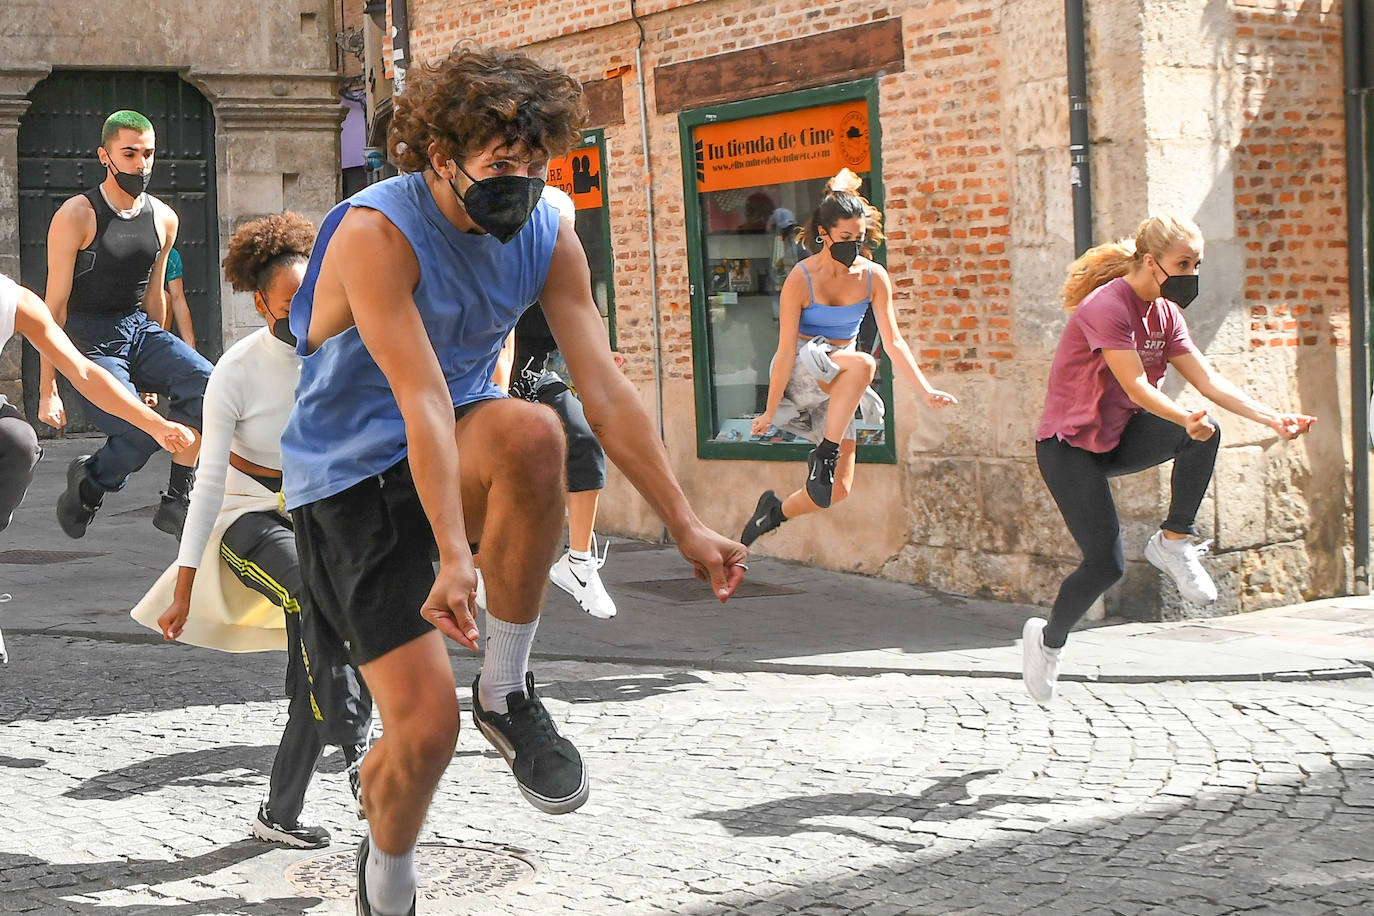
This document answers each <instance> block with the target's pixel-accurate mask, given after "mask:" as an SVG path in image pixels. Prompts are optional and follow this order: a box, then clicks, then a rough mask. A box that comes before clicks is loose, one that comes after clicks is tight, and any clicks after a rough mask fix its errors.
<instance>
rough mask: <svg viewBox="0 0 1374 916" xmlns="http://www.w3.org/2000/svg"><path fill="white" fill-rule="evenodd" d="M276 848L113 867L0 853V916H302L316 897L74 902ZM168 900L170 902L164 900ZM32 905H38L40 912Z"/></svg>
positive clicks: (244, 845) (243, 845)
mask: <svg viewBox="0 0 1374 916" xmlns="http://www.w3.org/2000/svg"><path fill="white" fill-rule="evenodd" d="M274 848H275V847H272V846H268V845H267V844H265V843H261V842H258V841H256V840H244V841H241V842H238V843H233V844H231V845H229V846H224V847H222V848H220V849H216V850H214V851H212V852H208V853H206V854H204V855H199V856H191V857H189V858H185V859H175V860H173V861H170V862H167V861H162V860H158V859H120V860H115V861H109V862H78V863H72V864H58V863H54V862H47V861H44V860H43V859H37V858H34V857H33V856H26V855H19V854H16V853H5V852H0V912H16V911H23V912H41V913H74V912H87V913H89V912H93V911H94V912H105V911H109V912H119V911H121V910H128V911H131V912H136V913H149V912H155V913H158V914H159V916H173V914H176V916H192V914H203V913H214V912H232V913H243V914H249V916H269V914H271V916H275V914H292V913H304V912H305V911H307V910H308V909H310V908H311V907H313V906H315V905H317V904H318V903H319V902H320V900H319V899H318V898H314V897H283V898H277V899H273V900H264V901H261V902H258V903H249V902H245V901H243V900H241V899H238V898H234V897H223V898H218V899H212V900H197V901H195V902H194V903H186V904H170V905H167V906H161V905H157V906H153V905H150V904H149V903H148V902H147V901H143V902H139V903H127V904H120V903H114V902H111V903H105V904H92V903H90V902H89V901H80V902H78V901H70V900H68V899H67V898H70V897H74V896H78V895H98V894H101V893H106V892H109V891H112V890H119V889H122V888H131V887H145V886H146V887H156V886H158V885H161V884H169V883H172V882H176V881H185V880H189V879H194V878H200V877H203V876H206V875H211V874H214V873H215V872H217V871H220V870H222V869H225V868H230V867H232V866H235V865H239V864H241V863H243V862H247V861H248V860H249V859H253V858H256V857H257V856H260V855H263V854H264V853H267V852H272V851H274ZM164 899H166V898H164ZM33 904H36V905H37V908H35V906H34V905H33Z"/></svg>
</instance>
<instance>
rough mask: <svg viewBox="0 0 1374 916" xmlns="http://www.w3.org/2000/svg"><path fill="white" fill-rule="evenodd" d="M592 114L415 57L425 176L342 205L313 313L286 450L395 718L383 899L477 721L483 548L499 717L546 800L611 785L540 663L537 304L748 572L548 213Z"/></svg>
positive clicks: (373, 782) (549, 556)
mask: <svg viewBox="0 0 1374 916" xmlns="http://www.w3.org/2000/svg"><path fill="white" fill-rule="evenodd" d="M585 112H586V109H585V105H584V103H583V101H582V94H581V87H580V86H579V84H578V83H577V81H576V80H574V79H572V78H571V77H569V76H568V75H567V74H565V73H563V72H561V71H558V70H551V69H546V68H544V67H541V66H539V65H538V64H536V63H535V62H533V61H532V60H530V59H529V58H528V57H525V56H524V55H522V54H518V53H512V52H505V51H476V50H461V51H456V52H454V54H453V55H451V56H450V57H449V58H447V59H446V60H444V61H442V62H440V63H439V64H437V65H436V66H433V67H424V68H415V69H413V70H411V71H410V73H409V74H408V79H407V83H406V89H405V92H404V94H403V95H402V96H400V97H398V98H397V100H396V109H395V114H394V116H393V121H392V125H391V136H390V138H389V146H390V150H391V153H392V157H393V159H394V161H395V162H396V164H397V165H398V166H399V167H400V168H401V169H402V170H403V171H404V172H406V174H403V175H401V176H399V177H396V178H392V179H389V180H387V181H383V182H380V183H378V184H375V185H372V186H370V187H368V188H366V189H365V190H363V191H361V192H359V193H358V194H357V195H355V196H354V197H353V198H351V199H350V200H348V201H345V202H344V203H343V204H340V205H339V206H338V207H336V208H335V209H334V210H333V211H331V213H330V214H329V215H328V216H327V217H326V218H325V220H324V223H323V224H322V226H321V229H320V233H319V238H318V240H317V241H316V244H315V250H314V253H313V254H312V256H311V259H310V265H309V267H308V268H307V270H306V276H305V282H304V283H303V284H302V286H301V288H300V291H299V292H298V293H297V294H296V298H295V299H294V300H293V302H292V307H291V318H290V323H291V330H292V332H293V333H294V334H295V335H296V337H297V338H298V343H297V350H298V352H299V353H300V354H301V356H302V358H303V367H302V372H301V380H300V385H299V387H298V388H297V401H296V406H295V409H294V410H293V412H292V415H291V419H290V421H289V422H288V424H287V428H286V431H285V433H284V434H283V436H282V461H283V470H284V478H285V479H284V489H285V493H286V499H287V505H288V507H289V508H290V509H291V510H292V517H293V519H294V521H295V528H296V539H297V543H298V544H299V547H300V550H299V553H300V563H301V573H302V577H303V579H304V596H303V602H302V613H305V614H318V615H319V616H320V617H322V618H324V619H325V621H326V622H327V624H328V625H329V626H332V627H333V628H334V629H335V630H336V631H337V632H338V634H339V635H340V636H341V637H342V638H343V639H344V640H346V641H347V643H348V645H349V649H350V652H351V653H352V657H353V660H354V661H355V662H356V663H357V664H358V665H359V666H360V667H361V669H362V672H363V676H364V678H365V679H366V681H367V685H368V687H369V688H370V689H371V691H372V695H373V697H374V699H375V701H376V704H377V708H378V711H379V712H380V714H381V717H382V720H383V721H384V722H385V723H386V728H385V732H384V734H383V736H382V738H381V739H380V740H379V741H378V742H377V744H376V745H374V746H373V748H372V750H371V751H370V752H369V753H368V754H367V756H366V757H365V758H363V764H362V796H363V805H364V807H365V809H366V811H367V818H368V821H369V827H370V836H368V837H365V838H364V840H363V842H362V844H361V846H360V847H359V855H358V910H359V912H360V913H378V914H390V913H405V912H412V913H413V912H414V906H415V904H414V898H415V869H414V849H415V843H416V840H417V837H418V835H419V831H420V827H421V825H422V824H423V822H424V817H425V813H426V811H427V810H428V807H429V803H430V799H431V796H432V795H433V792H434V789H435V787H436V786H437V785H438V782H439V779H440V777H441V775H442V774H443V771H444V769H445V768H446V767H447V765H448V762H449V760H450V759H451V758H452V756H453V749H454V745H455V742H456V740H457V735H458V703H457V699H456V697H455V695H454V682H453V674H452V670H451V668H450V662H449V658H448V653H447V650H446V648H445V643H444V639H443V637H444V636H448V637H449V638H451V639H453V640H455V641H457V642H459V643H461V644H462V645H464V646H467V647H468V648H470V649H473V650H476V648H477V641H478V639H479V635H478V628H477V625H476V622H475V620H474V616H473V615H474V613H475V594H474V589H475V587H476V584H477V576H476V572H475V570H474V569H473V564H472V549H473V547H472V544H473V543H475V542H477V541H478V540H479V539H480V541H481V545H482V558H483V562H482V572H483V576H484V578H485V580H486V593H487V602H488V603H487V616H486V626H485V630H486V645H485V655H484V657H483V663H482V671H481V674H480V675H479V676H478V678H477V680H476V681H474V683H473V700H472V703H473V715H474V718H475V719H476V722H477V725H478V728H479V729H480V730H481V731H482V733H483V734H484V735H485V736H486V737H487V739H488V740H489V741H490V742H491V743H492V744H493V745H495V746H496V748H497V749H498V750H499V751H500V752H501V754H502V755H503V756H504V757H505V759H506V761H507V762H508V763H509V764H510V766H511V769H512V771H513V773H514V775H515V778H516V781H517V784H518V786H519V788H520V791H521V793H522V794H523V795H524V796H525V798H526V799H528V800H529V801H530V802H531V803H532V804H534V805H535V806H536V807H538V808H540V809H541V810H543V811H546V812H549V813H554V814H559V813H564V812H567V811H572V810H574V809H576V808H577V807H579V806H580V805H581V804H582V803H583V802H584V801H585V800H586V798H587V777H586V771H585V769H584V767H583V763H582V759H581V756H580V755H579V754H578V752H577V749H576V748H575V747H573V745H572V743H571V742H570V741H568V740H567V739H566V738H564V737H562V736H561V735H559V734H558V731H557V729H556V728H555V727H554V724H553V722H552V720H551V719H550V718H549V715H548V713H547V712H546V711H545V709H544V707H543V705H542V703H541V702H540V700H539V697H538V696H537V694H536V693H535V689H534V678H533V675H531V674H530V673H529V671H528V662H529V653H530V647H531V645H532V643H533V639H534V631H535V627H536V626H537V624H538V620H539V610H540V606H541V604H542V601H543V592H544V589H545V584H546V582H547V581H548V579H547V576H548V571H549V567H550V565H551V563H552V562H553V558H554V554H555V551H556V550H557V547H558V546H559V543H560V537H561V533H562V523H563V511H564V493H565V486H564V480H563V469H564V461H565V459H564V448H565V444H564V434H563V428H562V425H561V424H560V422H559V420H558V417H557V416H556V415H555V414H554V413H553V412H552V411H551V410H549V409H547V408H546V407H544V406H542V405H537V404H531V403H528V402H526V401H522V400H519V399H515V398H505V397H502V396H501V393H500V391H499V389H497V388H496V386H495V385H494V384H493V383H492V381H491V377H492V370H493V368H494V367H495V364H496V359H497V356H498V355H499V352H500V350H501V345H502V343H503V341H504V340H505V338H506V335H507V334H508V333H509V332H510V331H511V329H512V328H513V327H514V325H515V322H516V319H517V318H518V317H519V316H520V313H521V312H522V311H524V309H525V308H526V307H527V306H528V305H529V304H530V303H532V302H533V301H534V300H535V299H539V300H541V301H542V302H543V305H544V312H545V315H546V317H547V319H548V322H549V327H550V328H551V329H552V331H553V334H554V337H555V339H556V340H557V342H558V345H559V347H560V349H561V350H562V352H563V355H564V357H565V359H566V361H567V364H568V368H569V370H570V372H571V374H572V376H573V380H574V381H575V383H576V384H577V388H578V391H579V393H580V394H581V396H582V398H583V403H584V405H585V409H586V414H587V417H588V419H589V420H590V422H591V424H592V426H593V428H594V429H595V430H596V433H597V435H598V437H599V438H600V439H601V442H602V444H603V446H604V447H605V450H606V452H607V454H608V455H609V457H610V458H611V459H612V460H613V461H615V462H616V464H617V465H619V467H620V468H621V470H622V471H623V472H624V473H625V474H626V476H627V477H628V478H629V480H630V481H631V482H632V483H633V484H634V485H635V487H636V488H637V489H638V490H639V492H640V493H641V494H643V496H644V497H645V499H646V500H647V501H648V502H649V504H650V506H651V507H652V508H653V509H654V510H655V511H656V512H657V513H658V514H659V516H660V517H661V518H662V519H663V520H664V523H665V524H666V525H667V527H668V530H669V531H670V532H671V533H672V535H673V537H674V538H675V539H676V540H677V543H678V548H679V550H680V551H681V552H682V554H683V556H684V557H686V558H687V560H688V561H689V562H691V563H692V565H693V567H694V568H695V569H696V571H697V573H698V575H699V576H701V577H702V578H705V579H709V581H710V583H711V588H712V589H713V591H714V592H715V594H716V595H717V597H719V598H720V600H722V601H724V600H726V599H727V598H729V597H730V595H731V594H733V593H734V590H735V588H736V587H737V586H738V585H739V583H740V581H741V580H742V578H743V574H744V562H745V558H746V556H747V551H746V548H744V546H743V545H741V544H738V543H736V542H734V541H731V540H730V539H728V538H726V537H723V536H721V535H719V534H716V533H715V532H713V531H711V530H709V529H708V528H706V526H705V525H703V524H702V522H701V521H700V520H699V519H698V518H697V517H696V515H695V513H694V512H693V511H692V509H691V507H690V506H689V505H688V503H687V500H686V498H685V497H684V495H683V493H682V490H681V488H680V487H679V485H678V483H677V480H676V479H675V477H674V475H673V473H672V470H671V468H670V467H669V464H668V458H667V454H666V452H665V450H664V448H663V444H662V442H660V441H659V439H658V437H657V435H656V432H655V429H654V426H653V424H652V422H651V421H650V419H649V417H648V415H647V414H646V413H645V411H644V409H643V407H642V406H641V405H640V402H639V398H638V395H637V393H636V391H635V389H634V387H633V386H632V385H631V384H630V383H629V382H628V381H627V380H626V379H625V378H624V377H623V376H622V375H621V373H620V372H619V370H618V369H617V368H616V365H615V362H614V360H613V359H612V356H611V351H610V346H609V343H608V341H607V338H606V330H605V326H604V325H603V324H602V321H601V316H600V314H599V313H598V312H597V309H596V304H595V302H594V300H593V298H592V292H591V281H590V276H589V272H588V268H587V260H586V255H585V254H584V253H583V250H582V246H581V244H580V243H579V242H578V239H577V235H576V233H575V232H574V231H573V230H572V228H571V227H567V228H565V229H560V222H561V221H560V220H559V218H558V213H557V211H556V209H555V208H554V207H553V206H552V205H550V204H547V203H541V202H540V189H541V188H542V186H543V182H542V180H541V179H540V176H542V174H543V173H544V169H545V168H546V165H547V162H548V159H549V157H550V156H555V155H561V154H563V153H565V152H566V151H567V150H569V149H570V148H571V147H572V145H573V144H574V143H575V142H576V141H577V139H578V138H579V136H580V133H581V126H582V122H583V120H584V119H585ZM434 552H437V555H438V558H439V567H438V572H437V575H436V573H435V571H434V568H433V567H432V565H431V559H430V558H431V555H432V553H434Z"/></svg>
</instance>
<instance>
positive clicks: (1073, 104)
mask: <svg viewBox="0 0 1374 916" xmlns="http://www.w3.org/2000/svg"><path fill="white" fill-rule="evenodd" d="M1064 27H1065V35H1064V37H1065V45H1066V46H1067V48H1068V57H1069V184H1070V185H1072V186H1073V250H1074V256H1075V257H1077V256H1078V255H1081V254H1082V253H1083V252H1085V251H1087V250H1088V249H1089V248H1091V247H1092V245H1093V183H1092V163H1091V161H1090V159H1091V152H1092V149H1091V147H1092V139H1091V137H1090V136H1089V133H1088V61H1087V58H1088V55H1087V39H1086V38H1085V30H1084V16H1083V0H1064Z"/></svg>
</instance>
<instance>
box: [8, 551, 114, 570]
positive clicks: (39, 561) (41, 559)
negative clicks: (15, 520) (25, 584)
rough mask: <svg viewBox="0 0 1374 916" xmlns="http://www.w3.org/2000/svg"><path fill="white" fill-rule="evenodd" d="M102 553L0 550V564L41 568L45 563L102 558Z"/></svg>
mask: <svg viewBox="0 0 1374 916" xmlns="http://www.w3.org/2000/svg"><path fill="white" fill-rule="evenodd" d="M103 556H105V554H103V553H91V552H89V551H85V550H0V563H13V564H15V565H28V566H42V565H44V564H46V563H65V562H67V561H68V560H81V559H84V558H86V557H103Z"/></svg>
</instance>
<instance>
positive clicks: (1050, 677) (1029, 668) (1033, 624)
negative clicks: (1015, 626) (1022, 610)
mask: <svg viewBox="0 0 1374 916" xmlns="http://www.w3.org/2000/svg"><path fill="white" fill-rule="evenodd" d="M1045 623H1046V621H1045V618H1043V617H1032V618H1031V619H1030V620H1027V621H1026V625H1025V626H1024V627H1022V628H1021V681H1022V682H1023V683H1024V684H1025V685H1026V692H1027V693H1029V694H1030V695H1031V699H1032V700H1034V701H1035V702H1037V703H1039V704H1040V705H1041V706H1048V705H1049V703H1050V701H1051V700H1053V699H1054V690H1055V685H1056V684H1057V683H1058V681H1059V661H1060V659H1061V658H1062V657H1063V655H1064V648H1063V646H1060V647H1059V648H1058V649H1051V648H1050V647H1049V646H1047V645H1045Z"/></svg>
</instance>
